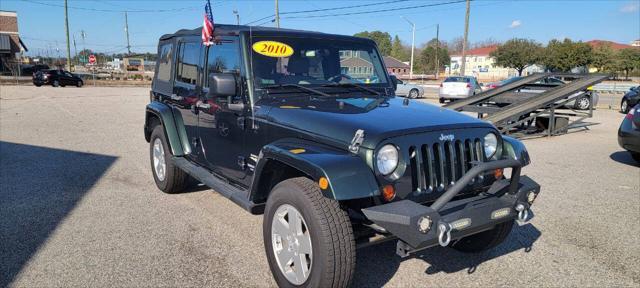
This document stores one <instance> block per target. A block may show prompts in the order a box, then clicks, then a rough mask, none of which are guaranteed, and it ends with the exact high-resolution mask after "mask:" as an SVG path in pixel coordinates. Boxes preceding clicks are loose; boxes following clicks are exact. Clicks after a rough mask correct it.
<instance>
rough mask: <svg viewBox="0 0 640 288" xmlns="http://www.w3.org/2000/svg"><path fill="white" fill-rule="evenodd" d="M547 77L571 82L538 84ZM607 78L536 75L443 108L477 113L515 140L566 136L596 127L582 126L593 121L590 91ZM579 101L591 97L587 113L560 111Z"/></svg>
mask: <svg viewBox="0 0 640 288" xmlns="http://www.w3.org/2000/svg"><path fill="white" fill-rule="evenodd" d="M549 77H553V78H564V79H571V82H569V83H565V84H561V85H549V84H542V83H540V82H541V80H544V79H546V78H549ZM608 77H609V76H608V75H603V74H570V73H535V74H531V75H529V76H527V77H524V78H522V79H520V80H518V81H515V82H512V83H509V84H506V85H504V86H500V87H497V88H495V89H492V90H488V91H485V92H482V93H480V94H477V95H474V96H472V97H469V98H466V99H462V100H458V101H455V102H452V103H449V104H447V105H444V107H445V108H449V109H452V110H456V111H460V112H471V113H478V118H482V119H484V120H486V121H489V122H491V123H493V124H494V125H495V126H496V127H498V129H499V130H500V132H501V133H503V134H508V135H511V136H514V137H518V138H523V137H533V136H554V135H559V134H564V133H567V131H568V130H569V129H574V128H585V129H588V126H590V125H594V124H595V123H588V122H583V120H584V119H586V118H591V117H593V96H592V91H591V90H590V87H592V86H593V85H595V84H598V83H600V82H602V81H603V80H605V79H607V78H608ZM581 97H590V100H591V101H589V103H590V105H589V109H587V110H585V111H579V110H576V109H573V108H568V109H563V108H564V107H565V106H566V104H567V103H570V102H572V101H575V100H577V99H579V98H581Z"/></svg>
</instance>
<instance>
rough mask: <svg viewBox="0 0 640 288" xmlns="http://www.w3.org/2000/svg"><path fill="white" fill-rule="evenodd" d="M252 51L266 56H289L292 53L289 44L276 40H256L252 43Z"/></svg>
mask: <svg viewBox="0 0 640 288" xmlns="http://www.w3.org/2000/svg"><path fill="white" fill-rule="evenodd" d="M252 48H253V51H256V53H258V54H262V55H264V56H267V57H276V58H281V57H289V56H291V55H292V54H293V48H291V46H289V45H287V44H284V43H281V42H277V41H258V42H256V43H253V46H252Z"/></svg>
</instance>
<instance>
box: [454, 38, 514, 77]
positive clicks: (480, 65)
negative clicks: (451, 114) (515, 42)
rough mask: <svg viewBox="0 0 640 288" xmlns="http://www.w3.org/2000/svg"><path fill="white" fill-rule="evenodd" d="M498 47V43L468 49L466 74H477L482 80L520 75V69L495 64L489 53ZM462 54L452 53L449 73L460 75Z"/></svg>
mask: <svg viewBox="0 0 640 288" xmlns="http://www.w3.org/2000/svg"><path fill="white" fill-rule="evenodd" d="M496 49H498V46H497V45H493V46H488V47H482V48H476V49H471V50H469V51H467V56H466V65H465V73H464V74H465V76H475V77H476V78H478V80H481V81H495V80H501V79H505V78H509V77H513V76H518V71H516V70H515V69H513V68H504V67H499V66H496V65H495V59H494V58H493V57H491V56H490V55H489V54H491V52H493V51H495V50H496ZM461 66H462V55H461V54H453V55H451V64H450V66H449V68H448V69H447V73H448V74H449V75H460V68H461Z"/></svg>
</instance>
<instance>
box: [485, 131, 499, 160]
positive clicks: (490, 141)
mask: <svg viewBox="0 0 640 288" xmlns="http://www.w3.org/2000/svg"><path fill="white" fill-rule="evenodd" d="M497 150H498V137H496V134H493V133H489V134H487V135H486V136H484V156H486V157H487V159H488V158H491V157H493V155H494V154H496V151H497Z"/></svg>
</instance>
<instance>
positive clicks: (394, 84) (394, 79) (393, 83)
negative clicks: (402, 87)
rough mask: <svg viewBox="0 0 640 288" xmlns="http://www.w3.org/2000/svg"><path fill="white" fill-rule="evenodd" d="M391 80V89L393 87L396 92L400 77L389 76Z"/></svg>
mask: <svg viewBox="0 0 640 288" xmlns="http://www.w3.org/2000/svg"><path fill="white" fill-rule="evenodd" d="M389 78H391V87H393V90H394V91H395V90H396V89H398V77H396V75H389Z"/></svg>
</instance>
